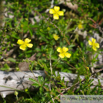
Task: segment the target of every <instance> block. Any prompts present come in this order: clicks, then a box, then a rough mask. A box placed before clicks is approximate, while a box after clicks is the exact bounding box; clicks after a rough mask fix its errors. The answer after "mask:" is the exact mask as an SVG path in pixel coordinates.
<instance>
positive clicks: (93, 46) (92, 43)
mask: <svg viewBox="0 0 103 103" xmlns="http://www.w3.org/2000/svg"><path fill="white" fill-rule="evenodd" d="M88 44H89V45H91V46H92V49H93V50H94V51H97V48H99V44H98V43H96V40H95V39H94V38H92V41H90V40H88Z"/></svg>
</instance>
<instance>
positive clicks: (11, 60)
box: [7, 58, 16, 63]
mask: <svg viewBox="0 0 103 103" xmlns="http://www.w3.org/2000/svg"><path fill="white" fill-rule="evenodd" d="M7 60H8V61H10V62H13V63H16V60H15V59H14V58H8V59H7Z"/></svg>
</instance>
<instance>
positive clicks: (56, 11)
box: [49, 6, 64, 20]
mask: <svg viewBox="0 0 103 103" xmlns="http://www.w3.org/2000/svg"><path fill="white" fill-rule="evenodd" d="M59 10H60V7H59V6H54V9H50V10H49V13H50V14H53V18H54V19H57V20H58V19H59V16H63V15H64V12H63V11H59Z"/></svg>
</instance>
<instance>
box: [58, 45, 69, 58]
mask: <svg viewBox="0 0 103 103" xmlns="http://www.w3.org/2000/svg"><path fill="white" fill-rule="evenodd" d="M57 51H58V52H59V53H60V54H59V57H60V58H64V57H67V58H70V57H71V54H70V53H68V52H67V51H68V48H66V47H63V48H60V47H58V48H57Z"/></svg>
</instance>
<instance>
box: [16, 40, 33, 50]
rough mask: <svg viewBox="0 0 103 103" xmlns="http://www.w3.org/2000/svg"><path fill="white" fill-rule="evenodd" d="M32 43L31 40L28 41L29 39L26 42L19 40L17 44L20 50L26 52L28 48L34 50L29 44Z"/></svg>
mask: <svg viewBox="0 0 103 103" xmlns="http://www.w3.org/2000/svg"><path fill="white" fill-rule="evenodd" d="M30 41H31V40H30V39H28V38H26V39H25V40H24V41H23V40H20V39H19V40H18V41H17V44H19V45H20V47H19V48H20V49H21V50H25V49H26V47H29V48H32V46H33V44H31V43H29V42H30Z"/></svg>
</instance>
